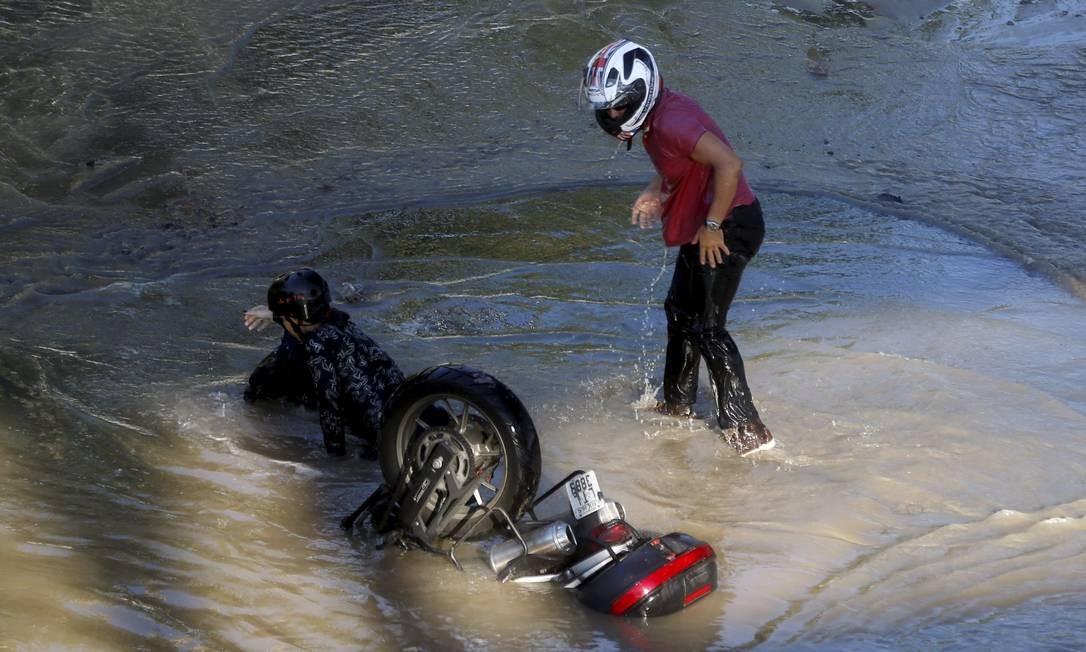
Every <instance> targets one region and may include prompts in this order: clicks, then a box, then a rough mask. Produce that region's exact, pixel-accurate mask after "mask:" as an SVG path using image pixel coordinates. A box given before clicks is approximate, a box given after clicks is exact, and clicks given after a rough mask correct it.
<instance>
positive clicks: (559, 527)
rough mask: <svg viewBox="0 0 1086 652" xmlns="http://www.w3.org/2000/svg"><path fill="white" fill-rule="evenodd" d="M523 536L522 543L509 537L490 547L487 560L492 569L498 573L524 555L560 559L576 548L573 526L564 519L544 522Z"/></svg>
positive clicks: (570, 553)
mask: <svg viewBox="0 0 1086 652" xmlns="http://www.w3.org/2000/svg"><path fill="white" fill-rule="evenodd" d="M523 536H524V543H521V542H520V539H510V540H508V541H503V542H501V543H496V544H494V546H493V547H491V548H490V554H489V555H488V561H489V562H490V569H491V570H492V571H494V572H495V573H500V572H502V570H504V569H505V567H506V566H508V565H509V564H511V563H512V562H513V561H515V560H517V559H519V558H521V557H523V556H525V555H534V556H538V557H553V558H557V559H561V558H562V557H568V556H569V555H572V554H573V551H574V550H575V549H576V548H577V538H576V537H575V536H574V535H573V528H571V527H570V526H569V524H568V523H566V522H565V521H553V522H551V523H546V524H544V525H542V526H540V527H538V528H535V529H534V530H530V531H529V532H526V533H525V534H524V535H523Z"/></svg>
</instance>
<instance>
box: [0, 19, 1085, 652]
mask: <svg viewBox="0 0 1086 652" xmlns="http://www.w3.org/2000/svg"><path fill="white" fill-rule="evenodd" d="M1082 13H1083V8H1082V7H1081V6H1080V5H1079V3H1075V2H1060V1H1052V2H1043V1H1038V2H1030V3H1021V4H1019V3H1016V2H986V3H981V2H957V3H951V4H946V3H941V2H934V1H928V2H891V1H885V2H874V1H872V2H870V3H868V4H866V5H861V4H860V3H850V2H836V3H831V4H830V5H829V6H825V5H823V3H821V2H789V3H784V2H751V3H744V4H743V5H742V6H732V5H731V3H728V5H727V6H725V5H723V4H721V3H715V2H649V1H643V2H641V1H639V2H632V3H622V4H621V5H620V4H618V3H608V2H576V3H568V2H554V1H543V0H538V1H535V2H524V3H518V4H517V5H516V6H509V5H507V4H505V3H489V2H471V3H439V2H427V3H415V4H411V5H402V6H401V5H396V4H380V3H329V2H321V1H310V2H289V3H288V2H274V1H269V2H244V3H237V4H236V5H232V6H231V7H229V10H228V9H227V8H225V7H223V6H220V5H219V4H216V3H186V4H185V5H175V4H171V3H158V2H142V3H135V2H122V1H118V2H105V3H86V2H59V3H50V4H48V5H38V4H35V3H8V4H6V5H4V6H3V7H2V8H0V36H2V37H3V38H2V39H0V43H2V45H0V113H2V114H3V120H2V121H0V134H2V136H3V138H0V238H2V243H3V246H2V247H0V302H2V304H3V310H2V311H0V327H2V328H0V332H2V334H0V569H2V572H0V589H2V590H0V646H7V647H13V648H42V647H61V648H66V647H91V648H107V649H127V648H132V647H140V648H182V649H204V648H214V649H220V648H237V649H268V648H275V649H291V648H316V649H327V648H363V649H470V650H491V649H495V650H497V649H593V650H595V649H602V650H613V649H724V648H732V647H744V648H746V647H756V648H763V649H780V648H787V649H801V650H808V649H811V650H815V649H818V650H821V649H833V650H852V649H855V650H869V649H916V650H926V649H932V648H942V649H947V648H950V649H975V648H978V647H984V648H990V649H1046V650H1053V649H1068V650H1072V649H1077V648H1078V647H1079V646H1080V642H1079V639H1080V635H1079V631H1080V629H1081V623H1082V622H1083V621H1084V620H1086V601H1084V600H1083V599H1082V597H1081V596H1082V595H1083V591H1084V589H1086V572H1084V570H1083V569H1086V563H1084V562H1086V537H1084V536H1083V535H1084V530H1086V445H1084V444H1083V437H1084V435H1086V389H1084V388H1086V371H1083V370H1084V369H1086V364H1084V363H1086V328H1083V326H1084V325H1086V304H1084V303H1083V301H1082V298H1081V294H1082V293H1081V287H1082V285H1081V282H1082V279H1084V278H1086V258H1083V256H1084V254H1083V251H1084V249H1083V247H1082V243H1083V241H1084V234H1086V219H1084V217H1083V214H1082V209H1081V206H1082V205H1084V203H1083V201H1082V200H1083V199H1084V198H1083V196H1082V192H1083V191H1082V188H1084V187H1086V185H1084V184H1083V183H1082V182H1083V181H1084V178H1083V177H1084V176H1086V166H1084V165H1083V163H1082V161H1081V157H1079V156H1078V155H1077V153H1078V152H1081V151H1083V150H1082V147H1083V145H1084V144H1086V142H1084V140H1086V139H1084V132H1083V128H1082V126H1081V124H1080V122H1081V121H1080V120H1079V119H1078V116H1079V115H1081V110H1082V109H1083V108H1086V73H1084V72H1083V70H1086V68H1084V67H1083V66H1082V65H1081V64H1082V63H1083V61H1086V50H1084V44H1086V17H1083V16H1081V14H1082ZM914 14H915V15H914ZM1008 23H1012V24H1008ZM620 34H628V35H630V36H632V37H634V38H636V39H639V40H641V41H643V42H645V43H646V44H647V45H650V46H652V47H653V49H654V52H655V53H656V56H657V59H658V60H659V62H660V64H661V66H662V67H663V68H664V70H665V76H666V79H667V81H668V83H669V84H670V85H673V86H674V87H676V88H678V89H680V90H684V91H686V92H688V93H690V94H692V95H694V96H695V97H697V98H698V99H699V100H701V101H702V102H703V104H705V105H706V107H707V108H709V109H710V112H711V113H713V115H715V116H717V117H718V119H719V121H720V123H721V125H722V127H723V128H724V130H725V131H726V132H727V133H728V134H729V136H731V137H732V140H733V141H734V142H735V143H736V146H737V148H738V149H739V151H740V154H741V155H743V157H744V159H745V160H746V162H747V171H748V175H749V177H750V179H751V182H752V184H753V185H754V187H755V189H756V191H757V192H758V193H759V196H760V198H761V200H762V203H763V205H764V207H765V209H766V215H767V223H768V228H769V233H768V236H767V242H766V244H765V245H764V247H763V249H762V252H761V253H760V254H759V256H758V257H757V258H756V259H755V261H754V262H753V264H752V265H751V266H750V267H749V268H748V271H747V273H746V277H745V280H744V284H743V286H742V288H741V291H740V296H739V298H738V299H737V302H736V304H735V305H734V307H733V309H732V312H731V314H730V320H729V321H730V325H731V329H732V332H733V335H734V336H735V338H736V340H737V342H738V344H739V346H740V348H741V350H742V351H743V353H744V357H745V359H746V362H747V370H748V376H749V379H750V382H751V385H752V390H753V392H754V396H755V400H756V403H757V405H758V407H759V410H760V411H761V413H762V415H763V417H764V419H765V421H766V423H767V424H768V425H769V426H770V427H771V428H772V429H773V431H774V433H775V435H776V436H777V438H778V441H779V443H778V446H777V448H776V449H774V450H772V451H769V452H766V453H760V454H758V455H757V456H754V457H752V458H750V459H740V458H737V457H736V456H734V454H733V453H731V452H730V450H729V449H728V448H727V447H726V446H724V445H722V444H721V443H720V442H719V440H718V439H717V437H716V434H715V432H714V430H713V428H712V427H710V426H711V424H709V423H708V422H702V421H696V422H694V423H693V424H686V423H681V422H678V421H676V420H673V419H668V418H663V417H658V416H656V415H654V414H653V413H651V411H648V410H647V407H648V406H650V405H651V403H652V400H653V399H652V396H653V393H654V392H655V391H657V390H658V387H659V383H660V376H661V374H662V351H663V341H664V331H665V325H664V318H663V311H662V309H661V303H662V299H663V295H664V293H665V292H666V289H667V284H668V281H669V279H670V265H669V261H670V258H669V254H668V252H667V251H666V250H665V249H664V247H663V246H662V244H661V243H660V240H659V236H658V234H657V233H655V232H653V231H651V230H650V231H640V230H637V229H633V228H631V227H629V225H628V224H627V222H628V217H627V216H628V205H629V202H630V200H631V199H632V197H633V194H634V193H635V191H636V186H635V185H631V184H636V183H639V182H642V181H643V180H644V179H645V178H646V177H647V175H648V172H649V164H648V162H647V160H646V159H645V157H644V155H643V154H641V153H639V152H638V151H637V148H635V151H634V152H633V153H630V154H626V153H625V152H624V151H622V150H619V149H617V148H616V147H615V145H614V142H613V141H609V140H608V139H607V138H606V137H604V136H603V135H602V134H601V133H599V132H598V129H597V128H596V127H595V126H594V124H592V119H591V117H590V116H589V115H587V114H585V113H584V112H581V111H578V109H577V107H576V86H577V75H578V71H579V69H580V66H581V65H582V64H583V59H584V58H585V57H587V56H588V55H589V54H591V52H592V51H594V50H595V49H596V48H597V47H599V45H602V44H603V43H605V42H607V40H609V39H611V38H613V37H615V36H618V35H620ZM672 71H674V72H672ZM671 255H673V252H671ZM303 264H305V265H312V266H314V267H316V268H317V269H319V270H320V271H321V272H322V273H323V274H324V275H325V276H326V277H327V278H328V279H329V280H330V281H331V283H332V286H333V292H334V294H335V295H336V297H337V299H338V300H339V301H340V305H341V306H342V307H344V308H345V309H346V310H348V311H349V312H350V313H351V314H352V315H353V316H354V318H355V319H356V320H357V321H358V322H359V323H360V324H361V325H362V326H363V328H364V329H365V330H366V331H367V332H368V333H369V334H370V335H372V336H373V337H374V338H375V339H376V340H377V341H378V342H380V343H381V344H382V346H383V347H384V348H385V349H386V350H388V351H389V353H391V354H392V355H393V357H394V358H395V359H396V360H397V361H399V362H400V364H401V366H402V367H403V368H404V369H405V370H408V371H411V370H416V369H420V368H422V367H425V366H429V365H431V364H435V363H440V362H458V363H463V364H468V365H471V366H475V367H479V368H482V369H485V370H487V371H490V372H491V373H493V374H494V375H496V376H498V377H499V378H501V379H502V380H503V381H505V382H506V384H508V385H509V386H510V387H512V388H513V389H514V390H515V391H516V392H517V394H518V395H519V396H520V397H521V398H522V400H523V401H524V402H525V404H526V405H527V406H528V409H529V411H530V413H531V414H532V416H533V418H534V420H535V424H536V427H537V429H538V430H539V433H540V440H541V446H542V451H543V472H544V483H545V484H546V483H548V482H554V481H557V480H558V479H560V478H561V477H562V476H564V475H565V474H566V473H567V472H569V471H570V470H572V469H575V468H592V469H594V470H595V471H596V473H597V475H598V477H599V479H600V482H601V483H602V485H603V488H604V490H605V491H606V492H607V493H608V494H609V496H610V497H612V498H614V499H617V500H619V501H620V502H622V503H623V504H624V505H625V507H626V509H627V512H628V513H629V516H630V519H631V521H632V522H633V523H634V524H635V525H637V526H638V527H640V528H641V529H644V530H650V531H659V532H664V531H669V530H680V531H685V532H688V533H690V534H693V535H695V536H697V537H700V538H702V539H705V540H706V541H709V542H710V543H712V544H713V546H714V548H715V549H716V550H717V552H718V554H719V556H720V558H719V562H720V573H721V575H720V589H719V590H718V591H717V592H716V593H714V594H712V595H711V596H710V597H708V598H706V599H704V600H701V601H700V602H698V603H697V604H696V605H694V606H692V607H691V608H690V609H689V610H687V611H685V612H682V613H680V614H677V615H674V616H671V617H667V618H661V619H655V620H652V621H645V622H641V621H626V620H619V619H613V618H610V617H607V616H603V615H599V614H595V613H592V612H589V611H587V610H586V609H584V608H583V607H581V606H580V605H579V604H578V603H577V602H576V600H575V599H574V596H573V595H570V594H568V593H565V592H563V591H562V590H561V589H558V588H556V587H549V586H521V585H516V584H500V583H498V582H496V581H495V580H494V578H493V576H492V574H491V573H490V572H489V570H488V568H487V567H486V565H485V563H484V562H483V561H482V560H481V557H479V555H480V554H481V551H475V552H472V551H469V552H468V554H466V555H465V557H466V559H467V563H466V564H465V570H464V571H463V572H460V571H457V570H456V569H455V568H453V567H452V566H451V565H450V564H448V563H447V562H446V561H444V560H442V559H440V558H436V557H431V556H428V555H425V554H423V553H419V552H402V551H400V550H396V549H382V550H378V549H377V547H376V544H377V543H378V540H377V539H376V538H375V537H373V536H372V535H368V534H365V533H359V534H356V535H355V536H353V537H347V536H345V535H344V534H343V532H342V531H341V530H340V529H339V526H338V521H339V519H340V518H341V517H342V516H343V515H345V514H346V513H349V512H350V511H351V510H352V509H353V508H354V507H355V506H357V505H358V503H359V502H360V501H361V500H362V499H363V498H365V496H366V495H367V494H368V493H369V491H371V490H372V489H373V488H374V487H375V486H376V484H377V483H378V482H380V472H379V470H378V468H377V466H376V464H374V463H371V462H365V461H362V460H358V459H354V458H353V457H352V458H349V459H329V458H327V457H326V456H325V454H324V453H323V449H322V445H321V437H320V431H319V426H318V424H317V421H316V418H315V415H314V414H312V413H307V412H305V411H303V410H300V409H286V408H278V407H269V406H264V405H250V404H247V403H245V402H244V401H243V400H242V399H241V391H242V388H243V383H244V380H245V378H246V377H247V374H248V372H249V371H250V370H251V368H252V367H253V366H254V365H255V364H256V362H257V361H259V360H260V358H261V357H262V356H263V355H264V354H265V353H266V352H267V351H268V350H269V349H270V348H271V347H273V346H274V344H275V341H276V336H275V335H274V334H273V333H270V332H265V333H261V334H253V333H249V332H248V331H246V330H245V329H244V328H243V326H242V324H241V313H242V311H243V310H244V309H245V308H247V307H249V306H251V305H253V304H255V303H260V302H261V301H262V296H263V293H264V291H265V289H266V287H267V284H268V282H269V281H270V279H271V278H272V277H273V276H274V275H275V274H277V273H278V272H280V271H282V270H284V269H289V268H291V267H294V266H299V265H303ZM704 386H705V383H703V387H704ZM698 407H699V408H700V409H701V412H702V413H704V414H709V413H710V409H711V408H710V401H709V399H708V397H707V396H702V397H701V399H700V401H699V404H698Z"/></svg>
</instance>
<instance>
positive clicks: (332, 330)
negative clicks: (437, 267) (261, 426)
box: [244, 269, 404, 455]
mask: <svg viewBox="0 0 1086 652" xmlns="http://www.w3.org/2000/svg"><path fill="white" fill-rule="evenodd" d="M244 319H245V326H246V327H247V328H248V329H249V330H251V331H252V330H261V329H263V328H264V327H265V326H267V325H268V324H269V323H271V322H273V321H274V322H275V323H277V324H279V325H280V326H282V327H283V339H282V340H281V341H280V342H279V346H278V347H276V349H275V350H274V351H272V352H271V353H270V354H269V355H268V356H267V357H266V358H264V360H262V361H261V362H260V364H258V365H257V367H256V369H255V370H254V371H253V373H252V375H251V376H249V387H248V389H247V390H246V391H245V399H246V400H248V401H256V400H259V399H287V400H291V401H294V402H297V403H301V404H304V405H306V406H308V407H316V408H317V409H318V410H319V411H320V423H321V431H322V433H323V434H324V447H325V449H326V450H327V451H328V453H329V454H330V455H345V454H346V452H347V443H346V439H345V437H344V434H345V432H346V431H347V430H351V431H352V432H353V433H354V434H355V435H357V436H359V437H361V438H362V439H363V440H364V441H365V442H366V444H367V446H368V451H364V454H367V453H368V454H372V452H373V451H374V450H375V449H376V446H377V442H378V436H379V434H380V432H381V419H382V416H383V414H384V409H385V405H386V403H387V402H388V398H389V396H390V395H391V393H392V391H393V390H394V389H395V388H396V387H397V386H398V385H400V383H402V382H403V380H404V377H403V374H402V373H401V372H400V369H399V367H397V366H396V363H395V362H393V360H392V358H390V357H389V356H388V354H386V353H385V352H384V351H382V350H381V348H380V347H378V346H377V344H376V343H375V342H374V341H373V340H372V339H370V338H369V336H367V335H366V334H365V333H363V332H362V329H360V328H359V327H358V326H357V325H355V323H354V322H352V321H351V318H350V316H349V315H347V313H345V312H342V311H340V310H336V309H335V308H333V307H332V305H331V293H330V292H329V290H328V283H326V282H325V280H324V279H323V278H321V275H320V274H318V273H317V272H315V271H313V270H311V269H299V270H297V271H293V272H288V273H286V274H283V275H281V276H279V277H277V278H276V279H275V280H274V281H272V284H271V286H270V287H269V288H268V304H267V305H266V306H263V305H261V306H255V307H253V308H250V309H249V310H247V311H246V312H245V317H244Z"/></svg>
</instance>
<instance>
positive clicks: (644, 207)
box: [630, 190, 664, 229]
mask: <svg viewBox="0 0 1086 652" xmlns="http://www.w3.org/2000/svg"><path fill="white" fill-rule="evenodd" d="M663 213H664V204H663V202H661V201H660V193H658V192H653V191H651V190H646V191H644V192H642V193H641V194H640V195H638V196H637V199H636V200H634V203H633V208H632V209H630V224H636V225H637V226H639V227H641V228H642V229H647V228H649V227H650V226H652V225H653V224H654V223H656V222H659V221H660V216H661V215H663Z"/></svg>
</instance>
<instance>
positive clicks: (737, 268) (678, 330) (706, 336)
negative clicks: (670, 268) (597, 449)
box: [664, 202, 765, 429]
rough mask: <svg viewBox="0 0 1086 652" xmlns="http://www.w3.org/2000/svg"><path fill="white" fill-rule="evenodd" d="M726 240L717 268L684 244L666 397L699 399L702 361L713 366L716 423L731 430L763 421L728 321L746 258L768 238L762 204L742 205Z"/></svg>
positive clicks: (672, 298) (674, 293)
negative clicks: (701, 261)
mask: <svg viewBox="0 0 1086 652" xmlns="http://www.w3.org/2000/svg"><path fill="white" fill-rule="evenodd" d="M723 229H724V243H725V244H726V245H727V246H728V249H729V250H730V251H731V254H730V255H729V256H728V257H727V258H725V259H724V263H723V264H721V265H717V266H716V267H715V268H712V267H709V266H708V265H702V264H701V263H700V261H699V252H698V245H691V244H687V245H683V246H682V247H680V248H679V257H678V260H677V261H676V262H675V275H674V276H673V277H672V279H671V289H670V290H669V291H668V293H667V301H666V302H665V303H664V310H665V311H666V312H667V359H666V362H665V365H664V400H665V401H666V402H667V403H668V404H669V405H670V406H672V407H679V406H689V405H693V404H694V401H695V400H696V399H697V390H698V368H699V366H700V364H701V359H702V358H705V363H706V365H708V368H709V378H710V379H711V381H712V386H713V391H714V393H715V394H716V402H717V408H718V412H717V421H718V423H719V424H720V427H721V429H728V428H731V427H734V426H738V425H741V424H744V423H748V422H751V421H754V420H757V419H758V410H757V409H755V407H754V401H753V400H752V399H751V396H750V388H749V387H748V386H747V377H746V373H744V371H743V358H742V357H741V356H740V355H739V348H738V347H736V345H735V342H734V341H733V340H732V337H731V335H729V334H728V330H727V328H725V324H726V323H727V319H728V308H729V307H730V306H731V305H732V300H733V299H734V298H735V292H736V290H738V289H739V280H740V278H742V276H743V269H744V268H746V266H747V262H749V261H750V259H751V258H753V257H754V255H755V254H757V253H758V249H759V247H761V246H762V240H763V238H764V237H765V223H764V222H763V220H762V209H761V207H760V206H759V205H758V203H757V202H755V203H753V204H749V205H747V206H737V207H736V208H735V209H734V210H733V211H732V215H731V217H730V218H729V219H728V220H727V221H725V222H724V225H723Z"/></svg>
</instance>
